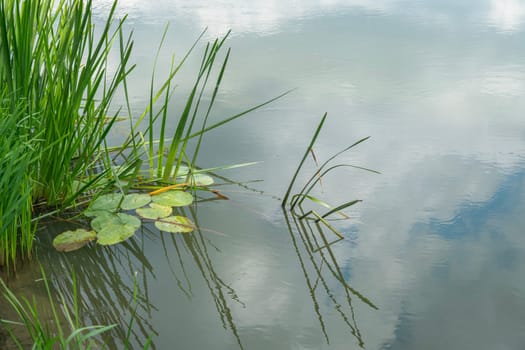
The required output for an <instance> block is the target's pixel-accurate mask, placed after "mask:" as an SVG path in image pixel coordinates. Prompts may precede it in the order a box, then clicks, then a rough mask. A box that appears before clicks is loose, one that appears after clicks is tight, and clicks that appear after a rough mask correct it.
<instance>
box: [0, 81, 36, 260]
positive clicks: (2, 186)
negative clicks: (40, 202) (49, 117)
mask: <svg viewBox="0 0 525 350" xmlns="http://www.w3.org/2000/svg"><path fill="white" fill-rule="evenodd" d="M7 98H8V95H7V94H6V92H5V90H1V91H0V169H1V172H2V173H1V176H0V265H3V264H8V265H9V264H10V262H12V261H14V260H15V259H16V256H17V251H21V252H22V253H23V254H25V255H30V254H31V248H32V245H33V236H34V232H35V230H34V225H33V224H32V223H31V203H32V182H31V172H32V170H33V168H34V166H35V163H36V155H35V150H34V145H35V144H36V143H38V135H35V138H33V139H31V138H30V137H29V135H28V130H27V128H28V127H29V126H28V125H30V124H31V122H32V121H31V120H30V119H32V116H27V115H26V114H24V108H23V107H24V105H23V104H21V103H17V104H15V105H13V106H11V105H10V104H9V103H6V102H5V101H6V99H7ZM18 232H20V233H21V236H20V238H19V237H18Z"/></svg>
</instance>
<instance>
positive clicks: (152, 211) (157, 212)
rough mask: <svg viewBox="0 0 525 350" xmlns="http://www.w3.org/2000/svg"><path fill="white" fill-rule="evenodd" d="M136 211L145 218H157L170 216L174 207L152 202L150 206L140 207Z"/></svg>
mask: <svg viewBox="0 0 525 350" xmlns="http://www.w3.org/2000/svg"><path fill="white" fill-rule="evenodd" d="M136 212H137V214H138V215H139V216H140V217H142V218H144V219H152V220H157V219H162V218H165V217H168V216H170V215H171V213H172V212H173V208H172V207H169V206H166V205H161V204H157V203H151V204H150V206H149V207H145V208H138V209H137V210H136Z"/></svg>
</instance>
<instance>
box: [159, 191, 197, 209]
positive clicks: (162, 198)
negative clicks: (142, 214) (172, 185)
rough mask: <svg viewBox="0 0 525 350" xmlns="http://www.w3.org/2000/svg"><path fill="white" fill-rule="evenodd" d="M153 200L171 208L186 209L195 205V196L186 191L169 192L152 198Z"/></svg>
mask: <svg viewBox="0 0 525 350" xmlns="http://www.w3.org/2000/svg"><path fill="white" fill-rule="evenodd" d="M151 200H152V201H153V202H154V203H157V204H161V205H167V206H170V207H184V206H187V205H190V204H191V203H193V196H192V195H191V193H188V192H184V191H167V192H164V193H161V194H158V195H156V196H153V197H151Z"/></svg>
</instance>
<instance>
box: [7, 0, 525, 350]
mask: <svg viewBox="0 0 525 350" xmlns="http://www.w3.org/2000/svg"><path fill="white" fill-rule="evenodd" d="M108 4H109V2H106V1H104V0H97V1H94V6H95V16H96V18H99V19H100V20H102V19H103V18H104V16H105V14H106V13H107V10H108V7H109V5H108ZM119 13H120V14H124V13H128V14H129V23H128V28H133V30H134V37H135V55H134V57H133V60H134V62H136V63H138V64H139V68H138V69H137V70H136V71H135V72H134V74H133V75H132V77H131V80H130V96H131V98H132V101H133V103H134V104H135V105H134V106H133V108H136V109H137V110H140V109H141V108H142V107H143V106H144V105H145V103H146V101H147V98H148V94H149V91H148V88H149V86H148V84H149V80H150V73H151V67H152V66H153V62H154V56H155V55H154V53H155V51H156V48H157V46H158V43H159V41H160V36H161V35H162V32H163V30H164V25H165V23H166V22H167V21H169V22H170V27H169V30H168V36H167V39H166V43H165V46H164V51H163V53H162V54H161V55H160V58H159V64H158V70H157V75H158V76H159V77H161V76H162V75H163V74H165V73H166V72H167V71H168V69H169V65H170V62H171V53H172V52H175V53H176V57H177V58H181V57H182V56H183V55H184V53H185V52H186V50H187V49H188V48H189V47H190V45H191V43H192V42H193V41H194V40H195V39H196V38H197V36H198V35H199V34H200V33H201V31H202V30H203V29H204V28H205V27H208V30H207V32H206V34H205V40H208V39H212V38H214V37H216V36H221V35H224V34H225V33H226V31H227V30H228V29H232V34H231V37H230V38H229V39H228V42H227V46H229V47H231V48H232V54H231V59H230V62H229V66H228V69H227V71H226V75H225V80H224V83H223V85H222V90H221V92H220V93H219V95H218V99H217V106H216V107H217V108H216V109H215V111H214V112H213V115H212V117H213V118H216V119H217V120H218V119H220V118H221V117H224V116H228V115H231V114H234V113H236V112H238V111H240V110H242V109H243V108H247V107H250V106H253V105H255V104H257V103H260V102H262V101H264V100H266V99H269V98H271V97H274V96H276V95H278V94H279V93H281V92H283V91H286V90H288V89H292V88H297V89H296V90H294V91H293V92H292V93H291V94H289V95H287V96H286V97H285V98H283V99H280V100H279V101H276V102H275V103H273V104H271V105H270V106H268V107H265V108H263V109H261V110H259V111H256V112H254V113H252V115H250V116H247V117H246V118H245V119H242V120H239V121H235V122H234V123H232V124H230V125H227V126H225V127H223V128H221V129H218V130H216V131H213V132H211V133H210V134H209V135H207V137H206V138H205V140H204V143H203V146H202V147H203V148H202V154H201V155H200V158H199V160H198V163H199V166H202V167H205V168H208V167H214V166H220V165H225V164H236V163H242V162H250V161H261V162H262V163H260V164H257V165H254V166H251V167H246V168H239V169H232V170H227V171H221V172H219V173H218V175H220V176H223V177H226V178H227V179H232V180H233V181H239V182H243V183H244V187H243V186H238V185H235V184H227V185H224V186H217V189H219V190H220V191H221V193H224V194H225V195H227V196H228V197H229V198H230V200H227V201H226V200H217V201H206V202H201V203H199V204H198V205H197V206H195V207H190V208H185V209H182V211H181V214H184V215H186V216H188V217H190V218H192V220H194V221H195V223H196V224H197V225H198V227H199V228H200V230H199V231H197V232H195V233H193V234H191V235H171V234H166V233H162V232H159V231H158V230H157V229H156V228H155V227H154V226H153V225H149V224H145V225H144V226H143V227H142V229H141V231H140V232H139V233H137V234H136V235H135V236H134V237H133V238H132V239H129V240H128V241H126V242H125V243H123V244H121V245H118V246H111V247H101V246H94V245H93V246H89V247H87V248H84V249H82V250H79V251H78V252H75V253H70V254H62V253H58V252H55V251H54V250H53V249H52V248H51V241H52V238H53V236H54V235H56V234H57V233H58V232H60V231H61V230H63V229H64V226H63V224H60V225H58V224H57V225H51V226H50V227H48V228H47V229H46V230H47V231H46V232H42V233H41V234H40V235H39V237H40V239H39V241H38V243H37V255H38V260H39V262H40V263H41V264H42V265H43V267H44V269H45V270H46V272H47V273H48V274H49V277H50V280H51V281H52V287H53V288H54V290H56V291H60V292H61V293H63V294H64V295H65V296H66V300H67V301H68V302H71V294H70V292H69V291H70V290H71V278H70V276H71V272H72V271H75V273H76V275H77V278H78V281H79V286H80V288H81V290H82V304H81V309H82V311H83V312H82V315H83V318H84V321H85V323H86V324H112V323H115V322H122V321H124V323H126V322H127V321H128V320H129V317H130V315H131V313H132V312H133V308H134V304H133V301H132V300H133V292H134V287H135V288H136V289H137V290H138V303H137V318H136V320H135V321H134V323H133V327H132V334H133V336H132V342H133V344H134V345H135V347H136V348H138V347H139V344H142V343H144V341H145V339H146V338H147V337H148V336H152V337H153V344H154V347H155V348H156V349H174V348H175V349H247V350H252V349H271V348H273V349H359V348H365V349H374V350H383V349H403V350H411V349H414V350H416V349H487V350H493V349H516V350H518V349H524V348H525V236H524V235H523V228H524V227H525V216H524V215H523V213H524V212H525V201H524V199H525V157H524V155H525V123H524V122H523V115H524V112H525V98H524V97H525V65H524V62H525V60H524V58H525V40H524V39H525V32H524V29H525V23H524V22H525V2H523V1H520V0H483V1H468V0H465V1H424V2H421V1H413V0H406V1H396V0H380V1H366V0H361V1H354V0H351V1H337V0H334V1H301V2H292V3H284V2H278V1H264V2H263V1H226V0H225V1H193V2H191V3H187V2H181V1H176V0H159V1H155V2H151V3H150V2H143V1H134V0H130V1H125V0H121V4H120V7H119ZM202 47H203V46H202V45H201V46H199V47H198V49H197V51H196V53H195V55H194V56H192V59H191V60H190V61H189V62H188V64H187V65H186V66H185V67H184V70H183V72H181V75H180V77H178V80H177V83H178V84H179V87H178V90H177V91H180V94H181V95H180V96H182V95H184V93H185V92H187V91H188V90H189V89H190V87H191V83H192V69H193V68H195V67H197V65H198V64H199V58H200V56H199V55H200V53H199V51H198V50H199V49H202ZM193 71H194V70H193ZM145 82H148V83H145ZM177 96H179V95H177V94H176V97H175V100H174V101H175V102H177V101H178V100H177V99H178V98H179V97H177ZM116 102H118V101H116ZM173 108H174V109H177V108H180V104H179V106H177V105H175V106H174V107H173ZM325 111H327V112H328V119H327V122H326V125H325V127H324V129H323V131H322V132H321V134H320V136H319V140H318V143H317V145H316V146H315V149H314V151H315V154H316V157H317V158H318V159H319V160H321V161H322V160H325V159H327V158H328V157H329V156H331V155H332V154H333V153H335V152H337V151H338V150H340V149H342V148H343V147H345V146H347V145H349V144H351V143H353V142H355V141H357V140H358V139H360V138H362V137H366V136H372V137H371V139H370V140H368V141H366V142H364V143H363V144H361V145H359V146H358V147H357V148H355V149H353V150H351V151H350V152H348V153H345V154H343V155H342V156H341V158H339V159H340V161H341V162H343V163H351V164H354V165H359V166H363V167H367V168H371V169H374V170H377V171H379V172H380V173H381V174H373V173H370V172H366V171H361V170H357V169H345V168H342V169H340V170H339V169H338V171H335V172H333V173H331V174H329V175H327V176H326V178H324V179H323V184H322V188H321V187H319V188H318V189H317V190H316V192H315V194H316V195H317V196H319V197H320V198H322V199H323V200H325V201H326V202H328V203H330V204H333V205H338V204H341V203H344V202H346V201H350V200H353V199H360V200H363V202H361V203H358V204H356V205H354V206H352V207H350V208H348V209H346V210H344V211H345V213H346V214H348V216H349V217H350V219H348V220H338V221H331V224H332V225H333V226H334V227H335V228H337V230H338V232H340V233H341V234H342V235H343V236H344V239H343V240H337V236H336V235H335V234H334V233H333V232H331V231H330V230H329V229H327V227H325V226H323V227H322V229H321V230H319V229H318V228H317V227H315V225H311V226H307V225H305V224H304V222H299V221H297V220H294V218H293V217H291V216H290V215H289V212H287V211H284V212H283V211H282V210H281V207H280V201H279V198H282V197H283V195H284V193H285V191H286V188H287V186H288V183H289V181H290V179H291V178H292V175H293V173H294V171H295V168H296V166H297V164H298V162H299V160H300V158H301V156H302V154H303V152H304V150H305V148H306V146H307V144H308V142H309V140H310V138H311V135H312V134H313V132H314V130H315V127H316V125H317V122H318V121H319V119H320V117H321V116H322V115H323V113H324V112H325ZM119 132H120V131H119V130H117V132H116V135H115V136H114V137H115V138H116V139H118V138H119ZM122 132H123V133H124V132H125V131H124V128H123V130H122ZM120 136H121V135H120ZM314 169H315V165H314V163H313V162H312V161H309V163H308V164H307V166H306V168H305V169H304V173H303V175H302V176H301V177H300V178H299V183H304V181H305V180H306V179H307V178H308V176H309V175H311V174H312V172H313V171H314ZM216 180H217V182H218V183H224V182H226V181H225V180H224V179H220V178H219V177H216ZM316 210H322V209H320V208H317V209H316ZM325 241H326V242H334V243H333V244H330V245H329V246H328V247H326V244H325ZM27 269H28V270H27V271H29V272H27V274H28V275H29V276H30V277H28V279H29V280H31V279H33V280H36V279H38V278H39V268H38V267H37V268H32V267H31V268H27ZM19 285H20V287H19V288H20V289H23V288H24V286H26V285H27V284H26V283H25V282H20V284H19ZM12 286H13V288H14V289H15V290H16V288H17V287H16V286H17V283H13V284H12ZM39 295H41V296H45V294H42V293H40V294H39ZM43 299H44V298H43ZM122 336H123V334H122V333H118V332H116V333H112V334H111V336H109V337H108V338H107V339H106V341H107V342H108V344H109V345H110V348H115V349H118V348H121V346H122V343H121V341H120V340H119V338H121V337H122Z"/></svg>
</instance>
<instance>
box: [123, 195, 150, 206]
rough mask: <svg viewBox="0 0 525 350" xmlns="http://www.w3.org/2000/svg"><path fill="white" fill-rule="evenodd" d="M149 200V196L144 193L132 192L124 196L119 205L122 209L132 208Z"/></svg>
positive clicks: (143, 204)
mask: <svg viewBox="0 0 525 350" xmlns="http://www.w3.org/2000/svg"><path fill="white" fill-rule="evenodd" d="M149 202H151V196H150V195H149V194H146V193H132V194H128V195H126V196H124V200H123V201H122V204H121V205H120V207H121V208H122V209H123V210H132V209H137V208H140V207H143V206H145V205H146V204H148V203H149Z"/></svg>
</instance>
